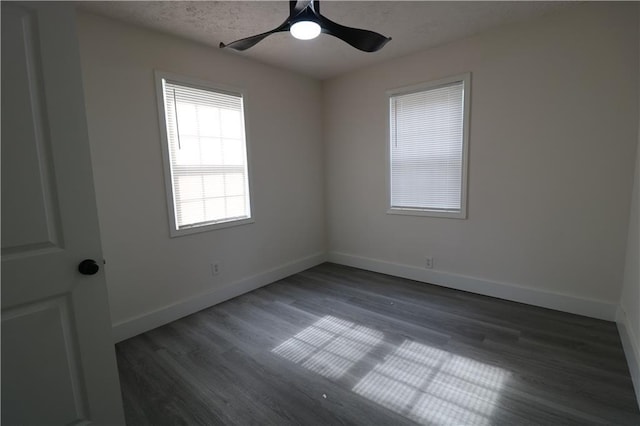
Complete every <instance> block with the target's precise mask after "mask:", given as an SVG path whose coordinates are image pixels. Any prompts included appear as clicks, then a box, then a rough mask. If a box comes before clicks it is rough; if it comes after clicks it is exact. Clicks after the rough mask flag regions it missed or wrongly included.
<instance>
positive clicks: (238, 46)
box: [220, 20, 291, 51]
mask: <svg viewBox="0 0 640 426" xmlns="http://www.w3.org/2000/svg"><path fill="white" fill-rule="evenodd" d="M290 28H291V25H290V24H289V20H287V21H286V22H284V23H283V24H282V25H280V26H279V27H278V28H274V29H273V30H271V31H267V32H266V33H262V34H256V35H254V36H251V37H246V38H241V39H240V40H236V41H233V42H231V43H229V44H224V43H222V42H220V48H221V49H222V48H225V47H228V48H229V49H233V50H237V51H243V50H247V49H248V48H250V47H253V46H255V45H256V44H258V43H259V42H261V41H262V40H264V39H265V38H267V37H268V36H270V35H271V34H274V33H279V32H282V31H289V29H290Z"/></svg>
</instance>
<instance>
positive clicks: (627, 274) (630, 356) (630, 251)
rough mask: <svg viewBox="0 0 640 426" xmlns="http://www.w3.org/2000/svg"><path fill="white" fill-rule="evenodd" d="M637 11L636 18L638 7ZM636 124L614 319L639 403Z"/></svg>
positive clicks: (639, 188)
mask: <svg viewBox="0 0 640 426" xmlns="http://www.w3.org/2000/svg"><path fill="white" fill-rule="evenodd" d="M638 12H639V15H638V16H639V18H640V10H639V11H638ZM639 20H640V19H639ZM638 48H639V49H640V37H639V38H638ZM639 78H640V75H639ZM638 99H639V102H640V92H638ZM638 124H639V126H638V148H637V150H636V167H635V175H634V178H633V192H632V195H631V197H632V198H631V213H630V214H629V234H628V236H627V257H626V262H625V268H624V283H623V287H622V297H621V298H620V309H621V312H620V314H621V315H620V317H619V318H618V322H619V327H620V336H621V337H622V342H623V345H624V349H625V352H626V354H627V361H628V362H629V370H630V371H631V377H632V378H633V382H634V386H635V388H636V396H637V398H638V404H640V212H639V211H640V194H639V193H640V116H639V117H638Z"/></svg>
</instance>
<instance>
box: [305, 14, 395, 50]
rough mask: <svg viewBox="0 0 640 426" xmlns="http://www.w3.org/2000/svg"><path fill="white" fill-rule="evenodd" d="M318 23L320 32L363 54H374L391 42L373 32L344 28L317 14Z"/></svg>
mask: <svg viewBox="0 0 640 426" xmlns="http://www.w3.org/2000/svg"><path fill="white" fill-rule="evenodd" d="M317 17H318V21H319V24H320V27H322V32H323V33H325V34H329V35H332V36H334V37H337V38H339V39H340V40H342V41H344V42H345V43H348V44H350V45H351V46H353V47H355V48H356V49H360V50H362V51H364V52H375V51H378V50H380V49H381V48H382V47H383V46H384V45H385V44H387V43H388V42H389V41H391V37H385V36H383V35H382V34H378V33H376V32H374V31H369V30H361V29H359V28H352V27H345V26H344V25H340V24H337V23H335V22H333V21H332V20H330V19H328V18H325V17H324V16H322V15H320V14H318V15H317Z"/></svg>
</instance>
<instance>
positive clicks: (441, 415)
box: [353, 341, 509, 425]
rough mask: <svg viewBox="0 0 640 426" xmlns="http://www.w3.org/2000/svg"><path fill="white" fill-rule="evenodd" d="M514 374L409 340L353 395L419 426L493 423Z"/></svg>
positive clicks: (361, 383) (367, 376)
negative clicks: (391, 411) (501, 396)
mask: <svg viewBox="0 0 640 426" xmlns="http://www.w3.org/2000/svg"><path fill="white" fill-rule="evenodd" d="M508 374H509V373H508V372H507V371H505V370H503V369H501V368H497V367H492V366H489V365H486V364H483V363H480V362H477V361H473V360H471V359H468V358H465V357H461V356H458V355H453V354H451V353H449V352H446V351H443V350H440V349H436V348H432V347H430V346H426V345H423V344H420V343H416V342H411V341H405V342H403V343H402V344H401V345H400V346H399V347H398V348H397V349H396V350H395V351H394V352H393V353H391V354H390V355H388V356H387V357H386V358H385V360H384V362H382V363H380V364H378V365H376V366H375V367H374V368H373V370H371V371H370V372H369V373H368V374H367V375H366V376H365V377H363V378H362V380H361V381H360V382H359V383H358V384H357V385H356V386H355V387H354V388H353V391H354V392H356V393H358V394H359V395H362V396H364V397H366V398H368V399H370V400H372V401H375V402H376V403H378V404H380V405H382V406H384V407H387V408H389V409H391V410H393V411H395V412H397V413H399V414H402V415H403V416H406V417H408V418H410V419H412V420H414V421H416V422H418V423H423V424H436V425H461V424H464V425H489V424H490V419H491V414H492V412H493V409H494V407H495V404H496V403H497V399H498V397H499V396H500V390H501V389H502V387H503V386H504V381H505V380H506V379H507V377H508Z"/></svg>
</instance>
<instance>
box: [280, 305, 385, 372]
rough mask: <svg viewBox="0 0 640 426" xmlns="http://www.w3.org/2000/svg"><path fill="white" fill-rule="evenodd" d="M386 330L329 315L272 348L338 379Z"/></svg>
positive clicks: (309, 367) (299, 362)
mask: <svg viewBox="0 0 640 426" xmlns="http://www.w3.org/2000/svg"><path fill="white" fill-rule="evenodd" d="M382 337H383V333H382V332H380V331H376V330H373V329H370V328H367V327H364V326H361V325H357V324H355V323H352V322H349V321H346V320H342V319H339V318H335V317H332V316H326V317H323V318H322V319H320V320H319V321H317V322H316V323H314V324H313V325H311V326H309V327H307V328H305V329H304V330H302V331H301V332H300V333H298V334H296V335H295V336H293V337H292V338H290V339H288V340H286V341H285V342H283V343H282V344H281V345H279V346H278V347H276V348H274V349H273V350H272V352H273V353H276V354H278V355H280V356H282V357H283V358H286V359H288V360H290V361H292V362H295V363H298V364H300V365H302V366H303V367H305V368H308V369H309V370H311V371H314V372H316V373H318V374H320V375H322V376H325V377H328V378H331V379H338V378H340V377H342V376H343V375H344V373H346V372H347V371H348V370H349V369H350V368H351V367H353V366H354V365H355V364H356V363H357V362H358V361H359V360H361V359H362V358H363V357H364V356H365V355H366V354H367V353H369V352H370V351H371V350H372V349H373V348H374V347H375V346H376V345H377V344H378V343H380V342H381V341H382Z"/></svg>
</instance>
